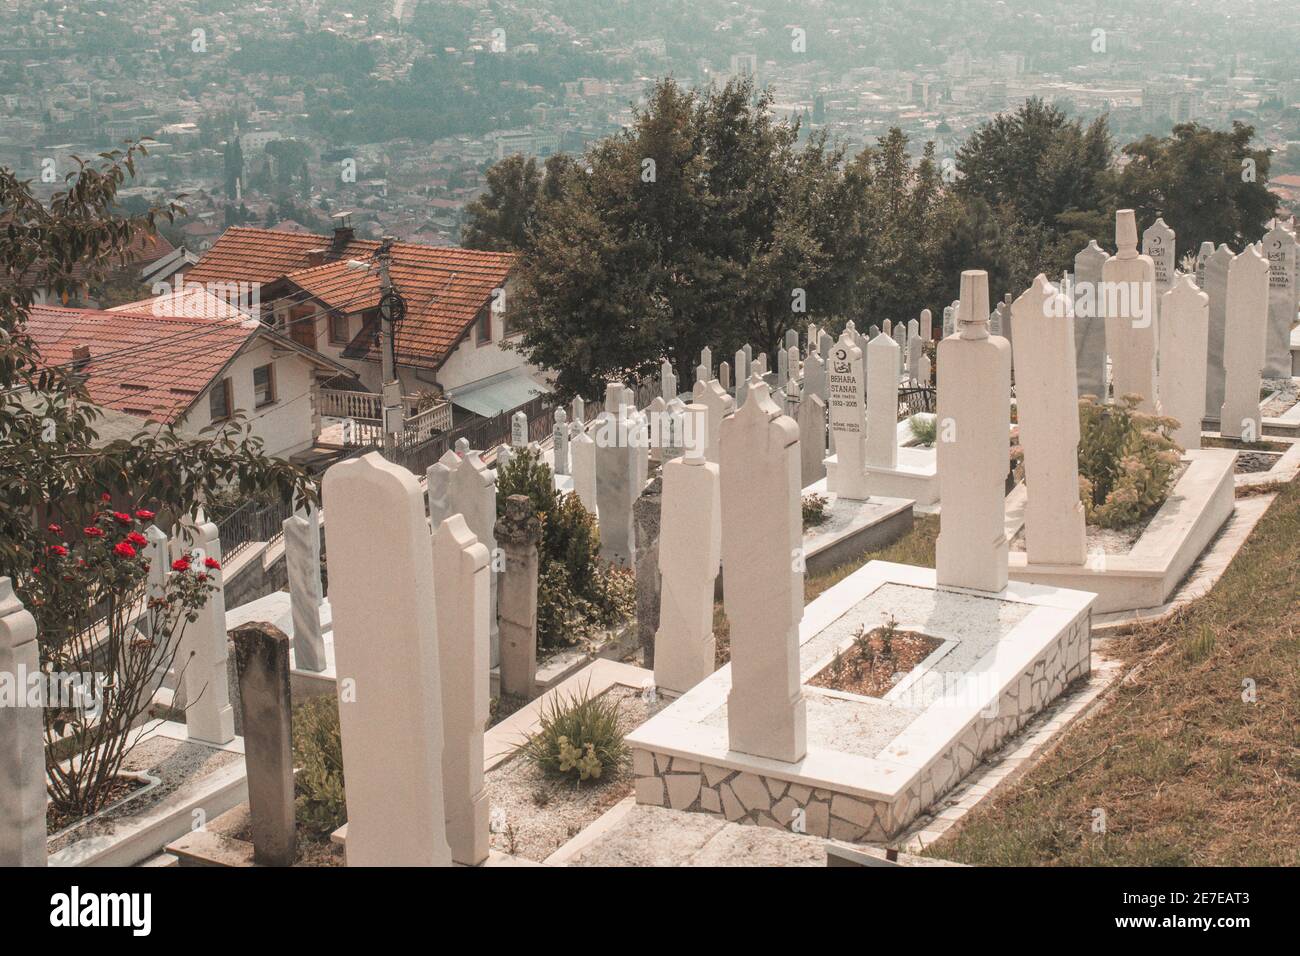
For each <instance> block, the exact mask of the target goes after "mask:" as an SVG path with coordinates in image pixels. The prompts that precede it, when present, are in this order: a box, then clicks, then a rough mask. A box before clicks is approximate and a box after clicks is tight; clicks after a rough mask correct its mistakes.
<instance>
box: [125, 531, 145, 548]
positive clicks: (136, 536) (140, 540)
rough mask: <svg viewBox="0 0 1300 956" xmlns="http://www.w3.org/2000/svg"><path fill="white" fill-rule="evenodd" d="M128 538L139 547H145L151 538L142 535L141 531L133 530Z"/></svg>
mask: <svg viewBox="0 0 1300 956" xmlns="http://www.w3.org/2000/svg"><path fill="white" fill-rule="evenodd" d="M126 540H127V541H130V542H131V543H132V544H133V545H135V546H136V547H137V548H143V547H144V546H145V545H147V544H148V543H149V539H148V538H146V537H145V536H144V535H142V534H141V533H140V532H139V531H132V532H131V533H130V534H128V535H127V536H126Z"/></svg>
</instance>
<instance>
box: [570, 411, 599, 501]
mask: <svg viewBox="0 0 1300 956" xmlns="http://www.w3.org/2000/svg"><path fill="white" fill-rule="evenodd" d="M569 456H570V458H571V459H572V464H573V469H572V470H573V493H574V494H575V495H577V496H578V500H579V501H581V502H582V506H583V507H584V508H586V509H587V510H588V511H589V512H591V513H592V514H593V515H594V514H596V513H597V512H596V443H595V442H594V441H593V440H592V438H591V436H590V435H588V434H587V433H586V431H583V430H580V431H578V433H577V434H576V435H574V436H573V441H572V442H571V443H570V445H569Z"/></svg>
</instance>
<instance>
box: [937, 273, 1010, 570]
mask: <svg viewBox="0 0 1300 956" xmlns="http://www.w3.org/2000/svg"><path fill="white" fill-rule="evenodd" d="M988 303H989V287H988V273H987V272H984V271H982V270H969V271H966V272H963V273H962V274H961V310H960V313H959V314H958V316H957V327H958V332H957V334H956V335H950V336H949V337H948V338H946V339H944V340H943V341H942V342H940V343H939V368H940V369H941V370H942V371H941V373H940V376H939V397H938V413H937V415H936V416H935V418H936V426H937V429H938V434H937V442H936V446H937V458H938V470H939V497H940V499H941V500H942V501H943V510H942V512H940V516H939V540H938V542H937V543H936V545H935V560H936V564H935V568H936V572H937V581H938V583H939V584H940V585H941V586H950V587H964V588H974V589H975V590H979V591H1001V590H1002V589H1003V588H1004V587H1006V583H1007V537H1006V514H1005V492H1006V477H1007V472H1008V470H1009V465H1010V440H1009V436H1010V430H1011V407H1010V403H1011V346H1010V345H1009V344H1008V343H1007V340H1006V339H1004V338H1001V337H1000V336H991V335H989V331H988V317H989V305H988Z"/></svg>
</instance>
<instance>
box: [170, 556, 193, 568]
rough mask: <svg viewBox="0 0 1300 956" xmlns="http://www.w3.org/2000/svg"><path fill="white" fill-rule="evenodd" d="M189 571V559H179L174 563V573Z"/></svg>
mask: <svg viewBox="0 0 1300 956" xmlns="http://www.w3.org/2000/svg"><path fill="white" fill-rule="evenodd" d="M189 569H190V559H189V558H177V559H176V560H175V561H173V562H172V570H173V571H188V570H189Z"/></svg>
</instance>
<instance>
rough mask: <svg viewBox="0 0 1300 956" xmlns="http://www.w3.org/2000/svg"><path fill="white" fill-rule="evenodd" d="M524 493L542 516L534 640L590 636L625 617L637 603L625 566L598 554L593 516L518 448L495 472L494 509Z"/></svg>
mask: <svg viewBox="0 0 1300 956" xmlns="http://www.w3.org/2000/svg"><path fill="white" fill-rule="evenodd" d="M510 495H524V496H525V497H527V498H528V500H529V501H531V502H532V505H533V509H534V511H536V513H537V516H538V517H539V518H540V519H541V522H542V540H541V542H540V543H539V544H538V572H537V643H538V646H539V647H544V648H553V647H561V646H565V645H571V644H576V643H579V642H580V641H583V640H589V639H591V638H592V637H594V636H595V635H596V634H598V633H599V632H600V631H603V630H606V629H608V628H611V627H615V626H617V625H618V624H621V623H622V622H624V621H626V620H627V619H628V618H629V617H630V616H631V615H632V612H633V608H634V607H635V604H636V583H635V579H634V578H633V577H632V575H631V574H630V572H628V571H627V570H625V569H621V568H614V567H611V566H609V565H608V564H606V563H604V562H602V561H601V560H600V532H599V530H598V529H597V527H596V517H595V515H593V514H592V513H591V512H590V511H588V510H587V509H586V508H584V507H583V505H582V500H581V499H580V498H579V497H578V496H577V495H575V494H560V493H557V492H556V491H555V486H554V481H553V479H552V477H551V469H550V468H549V467H548V466H547V465H546V463H545V462H544V461H542V460H541V458H540V456H539V455H538V454H537V453H536V452H534V451H533V450H532V449H527V448H525V449H520V450H518V451H517V452H516V454H515V455H514V457H513V458H512V459H511V460H510V463H509V464H508V465H506V466H505V467H504V468H502V469H500V471H499V474H498V475H497V510H498V514H502V513H504V510H505V501H506V498H508V497H509V496H510Z"/></svg>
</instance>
